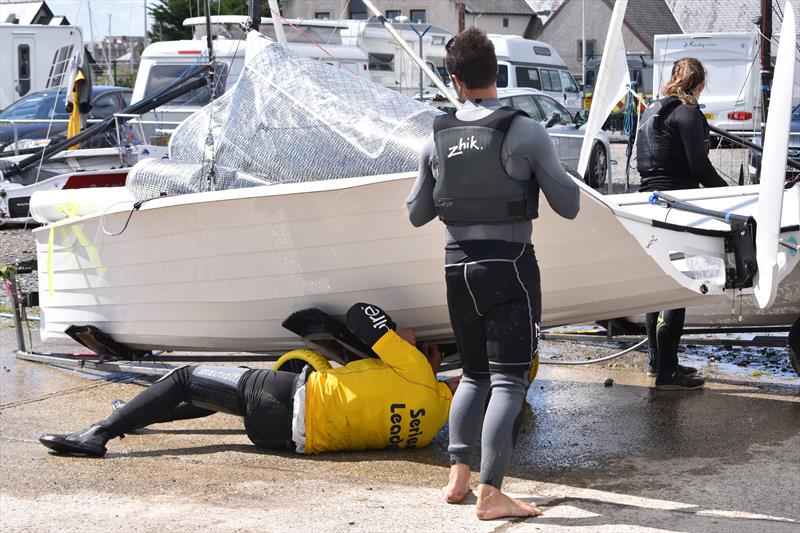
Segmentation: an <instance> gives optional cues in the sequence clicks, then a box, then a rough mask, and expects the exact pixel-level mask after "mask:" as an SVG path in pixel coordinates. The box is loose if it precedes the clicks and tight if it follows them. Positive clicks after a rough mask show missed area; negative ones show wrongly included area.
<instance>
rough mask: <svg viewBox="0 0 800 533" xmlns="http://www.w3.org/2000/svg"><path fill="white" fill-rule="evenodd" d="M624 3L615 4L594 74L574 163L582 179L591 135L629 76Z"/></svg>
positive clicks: (621, 0) (601, 122)
mask: <svg viewBox="0 0 800 533" xmlns="http://www.w3.org/2000/svg"><path fill="white" fill-rule="evenodd" d="M627 7H628V0H617V1H616V3H615V4H614V11H613V12H612V14H611V23H610V24H609V26H608V35H607V36H606V44H605V47H604V48H603V58H602V59H601V60H600V67H599V69H598V72H597V83H596V84H595V89H594V93H593V95H592V107H591V109H590V110H589V120H588V121H587V122H586V130H585V133H584V136H583V146H581V156H580V159H578V173H579V174H580V175H581V176H583V175H585V174H586V168H587V167H588V166H589V154H590V153H591V149H592V146H593V144H594V138H595V135H597V132H599V131H600V128H602V127H603V123H604V122H605V121H606V118H608V115H610V114H611V111H612V110H613V109H614V106H615V105H616V103H617V102H618V101H619V99H620V98H621V97H622V95H623V94H624V93H625V91H626V88H627V85H628V83H630V76H629V74H628V61H627V58H626V57H625V43H624V42H623V41H622V21H623V19H624V18H625V10H626V9H627Z"/></svg>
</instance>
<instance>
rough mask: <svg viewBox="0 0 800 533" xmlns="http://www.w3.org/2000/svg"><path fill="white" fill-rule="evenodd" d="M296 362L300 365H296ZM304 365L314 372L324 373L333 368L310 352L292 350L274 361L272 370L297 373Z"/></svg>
mask: <svg viewBox="0 0 800 533" xmlns="http://www.w3.org/2000/svg"><path fill="white" fill-rule="evenodd" d="M298 362H299V363H300V364H298ZM305 365H309V366H310V367H311V368H313V369H314V371H316V372H324V371H326V370H328V369H330V368H333V367H332V366H331V364H330V363H329V362H328V360H327V359H325V358H324V357H323V356H321V355H320V354H318V353H317V352H313V351H311V350H292V351H291V352H286V353H285V354H283V355H282V356H280V357H279V358H278V360H277V361H275V365H273V367H272V370H280V369H281V368H283V370H284V371H285V372H294V373H299V372H300V371H302V369H303V367H304V366H305Z"/></svg>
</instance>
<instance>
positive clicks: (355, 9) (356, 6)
mask: <svg viewBox="0 0 800 533" xmlns="http://www.w3.org/2000/svg"><path fill="white" fill-rule="evenodd" d="M349 6H350V11H349V13H350V18H351V19H353V20H366V19H367V18H368V17H367V7H366V6H365V5H364V2H362V1H361V0H350V3H349Z"/></svg>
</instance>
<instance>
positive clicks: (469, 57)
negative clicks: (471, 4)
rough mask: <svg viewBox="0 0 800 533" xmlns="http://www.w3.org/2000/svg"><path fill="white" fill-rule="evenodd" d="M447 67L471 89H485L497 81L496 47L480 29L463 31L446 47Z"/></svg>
mask: <svg viewBox="0 0 800 533" xmlns="http://www.w3.org/2000/svg"><path fill="white" fill-rule="evenodd" d="M445 49H446V50H447V57H446V58H445V65H446V66H447V71H448V72H449V73H450V74H455V75H456V76H458V77H459V78H461V81H463V82H464V84H465V85H466V86H467V87H468V88H470V89H483V88H484V87H489V86H490V85H492V84H494V83H496V81H497V56H496V55H495V53H494V45H493V44H492V41H490V40H489V38H488V37H487V36H486V34H485V33H484V32H483V31H481V30H479V29H478V28H469V29H467V30H464V31H462V32H461V33H459V34H458V35H456V36H455V37H453V38H452V39H450V41H448V43H447V45H446V46H445Z"/></svg>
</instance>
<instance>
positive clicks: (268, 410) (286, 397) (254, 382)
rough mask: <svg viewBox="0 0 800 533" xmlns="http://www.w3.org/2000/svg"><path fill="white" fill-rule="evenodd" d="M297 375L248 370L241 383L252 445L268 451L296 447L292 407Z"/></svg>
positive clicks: (245, 420) (239, 393) (245, 425)
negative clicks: (293, 435)
mask: <svg viewBox="0 0 800 533" xmlns="http://www.w3.org/2000/svg"><path fill="white" fill-rule="evenodd" d="M297 378H298V376H297V374H293V373H291V372H273V371H272V370H266V369H254V370H249V371H248V372H247V374H245V375H244V376H242V379H241V381H240V382H239V391H238V396H239V402H240V404H241V409H242V414H243V416H244V427H245V430H246V431H247V436H248V437H249V438H250V440H251V441H253V444H255V445H256V446H258V447H260V448H266V449H269V450H291V451H293V450H294V449H295V445H294V442H293V441H292V410H293V407H294V393H295V390H296V389H297Z"/></svg>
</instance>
